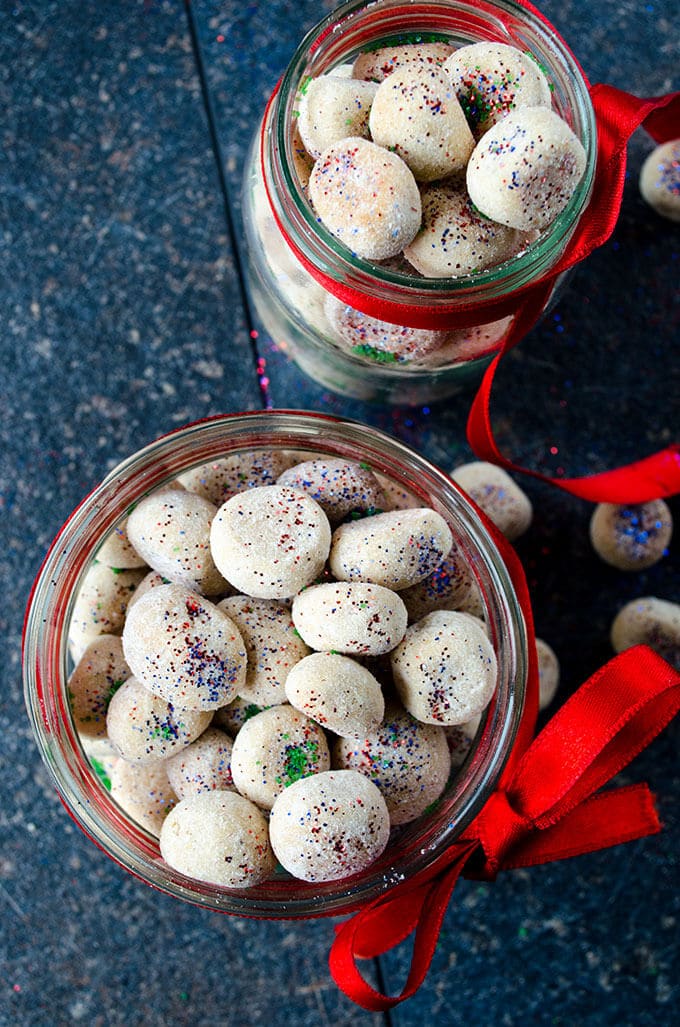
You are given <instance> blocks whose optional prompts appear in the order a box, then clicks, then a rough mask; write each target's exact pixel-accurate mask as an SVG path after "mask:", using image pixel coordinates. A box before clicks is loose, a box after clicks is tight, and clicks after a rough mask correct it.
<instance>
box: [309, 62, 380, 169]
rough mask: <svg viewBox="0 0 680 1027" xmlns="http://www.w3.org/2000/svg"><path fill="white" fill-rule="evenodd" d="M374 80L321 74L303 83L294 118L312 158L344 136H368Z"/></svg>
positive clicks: (375, 86) (374, 89)
mask: <svg viewBox="0 0 680 1027" xmlns="http://www.w3.org/2000/svg"><path fill="white" fill-rule="evenodd" d="M377 88H378V87H377V85H376V84H375V82H362V81H360V80H358V79H354V78H340V77H338V76H336V75H322V76H321V77H320V78H314V79H311V81H308V82H306V83H305V84H304V87H303V89H302V90H301V92H302V96H301V97H300V101H299V105H298V106H299V111H300V113H299V117H298V120H297V127H298V131H299V132H300V138H301V139H302V142H303V143H304V146H305V149H306V150H307V153H309V154H311V156H312V157H314V159H316V158H317V157H320V156H321V154H322V153H323V151H324V150H326V149H328V147H329V146H332V145H333V143H338V142H340V140H341V139H346V138H347V136H358V137H359V138H362V139H368V138H369V131H368V116H369V114H370V113H371V104H372V103H373V97H374V96H375V93H376V90H377Z"/></svg>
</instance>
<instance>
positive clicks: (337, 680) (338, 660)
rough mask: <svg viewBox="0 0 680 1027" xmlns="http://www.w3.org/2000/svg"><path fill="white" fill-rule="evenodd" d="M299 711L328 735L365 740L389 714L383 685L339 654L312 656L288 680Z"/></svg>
mask: <svg viewBox="0 0 680 1027" xmlns="http://www.w3.org/2000/svg"><path fill="white" fill-rule="evenodd" d="M286 695H287V697H288V700H289V702H290V703H291V705H292V706H294V707H295V708H296V709H297V710H300V711H301V712H302V713H304V714H305V715H306V716H308V717H311V718H312V720H315V721H316V722H317V723H318V724H321V726H322V727H323V728H325V729H326V730H328V731H334V732H335V733H336V734H338V735H343V736H346V737H349V738H363V737H364V736H365V735H370V734H371V733H372V732H374V731H376V730H377V729H378V726H379V724H380V722H381V720H382V718H383V715H384V713H385V701H384V699H383V695H382V690H381V688H380V684H379V682H378V681H377V680H376V679H375V678H374V676H373V675H372V674H371V673H370V671H368V670H367V669H366V668H365V667H362V666H361V664H360V663H357V662H356V660H352V659H350V657H348V656H341V655H340V654H339V653H311V654H310V655H309V656H305V658H304V660H300V662H299V663H297V664H296V665H295V666H294V667H293V669H292V670H291V672H290V674H289V675H288V678H287V680H286Z"/></svg>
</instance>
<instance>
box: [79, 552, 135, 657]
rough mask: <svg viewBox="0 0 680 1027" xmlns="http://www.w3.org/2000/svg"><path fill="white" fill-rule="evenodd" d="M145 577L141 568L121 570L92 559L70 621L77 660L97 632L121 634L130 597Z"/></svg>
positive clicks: (100, 633) (95, 636)
mask: <svg viewBox="0 0 680 1027" xmlns="http://www.w3.org/2000/svg"><path fill="white" fill-rule="evenodd" d="M144 576H145V571H144V570H143V569H142V568H134V569H132V570H120V571H119V570H117V569H116V568H114V567H107V566H106V564H104V563H99V562H98V561H97V560H94V561H93V562H92V564H91V565H90V566H89V567H88V569H87V571H86V573H85V577H84V578H83V583H82V585H81V586H80V590H79V591H78V595H77V597H76V601H75V603H74V605H73V612H72V614H71V620H70V621H69V627H68V644H69V651H70V653H71V656H72V657H73V661H74V663H77V662H78V661H79V660H80V658H81V656H82V655H83V653H84V652H85V649H86V648H87V646H88V645H89V644H90V642H92V641H93V640H94V639H95V638H97V636H98V635H120V633H121V631H122V630H123V623H124V621H125V612H126V610H127V606H128V603H129V601H130V598H131V596H132V594H133V592H134V591H135V589H136V588H137V586H138V585H139V583H140V581H141V580H142V578H143V577H144Z"/></svg>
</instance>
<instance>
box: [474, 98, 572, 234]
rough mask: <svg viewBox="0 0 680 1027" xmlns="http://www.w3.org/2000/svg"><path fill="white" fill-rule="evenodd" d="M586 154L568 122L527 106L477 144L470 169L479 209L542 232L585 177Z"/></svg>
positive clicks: (502, 220) (502, 221)
mask: <svg viewBox="0 0 680 1027" xmlns="http://www.w3.org/2000/svg"><path fill="white" fill-rule="evenodd" d="M585 167H586V154H585V150H584V149H583V146H582V144H581V142H580V140H579V139H578V138H577V136H576V135H575V134H574V133H573V132H572V130H571V129H570V128H569V126H568V125H567V123H566V122H565V121H563V120H562V118H560V117H559V115H558V114H555V112H554V111H552V110H550V109H549V108H547V107H522V108H520V109H519V110H518V111H515V112H514V113H513V114H509V115H508V116H507V117H506V118H503V120H502V121H499V122H498V124H497V125H494V126H493V127H492V128H490V129H489V131H488V132H485V134H484V135H483V136H482V138H481V139H480V140H479V142H478V143H477V145H476V147H475V149H474V151H473V153H472V156H471V157H470V162H469V164H468V168H467V175H466V179H467V188H468V193H469V194H470V199H471V200H472V202H473V203H474V205H475V206H476V207H477V208H478V210H480V211H481V212H482V214H485V215H486V216H487V217H489V218H492V220H494V221H498V222H500V224H503V225H509V226H510V227H511V228H519V229H522V230H525V231H529V230H530V229H534V228H536V229H539V230H542V229H544V228H547V227H548V225H550V224H551V223H552V222H553V221H554V220H555V218H556V217H557V215H558V214H560V213H561V212H562V211H563V210H564V209H565V207H566V206H567V204H568V203H569V200H570V199H571V197H572V196H573V194H574V191H575V189H576V187H577V185H578V183H579V182H580V180H581V178H582V177H583V173H584V171H585Z"/></svg>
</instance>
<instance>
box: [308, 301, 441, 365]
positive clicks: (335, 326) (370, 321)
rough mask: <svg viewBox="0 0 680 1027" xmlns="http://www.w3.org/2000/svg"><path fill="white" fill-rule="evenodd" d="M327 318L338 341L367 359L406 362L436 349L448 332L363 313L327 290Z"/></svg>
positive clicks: (342, 345) (358, 355)
mask: <svg viewBox="0 0 680 1027" xmlns="http://www.w3.org/2000/svg"><path fill="white" fill-rule="evenodd" d="M324 311H325V313H326V318H327V319H328V323H329V325H330V327H331V329H332V331H333V336H334V339H335V341H336V342H337V344H338V345H339V346H340V347H341V348H342V349H344V350H347V351H348V352H350V353H353V354H354V355H355V356H357V357H363V358H364V359H365V360H367V361H369V362H370V363H374V364H375V363H377V364H406V363H409V362H410V361H412V360H422V359H423V358H425V357H427V356H429V355H430V354H431V353H434V352H435V351H436V350H438V349H439V348H440V347H441V346H443V345H444V343H445V342H446V341H447V339H448V337H449V333H447V332H441V331H435V330H431V329H429V328H408V327H406V326H405V325H396V324H391V323H390V322H389V321H382V320H381V319H380V318H377V317H371V316H370V314H364V313H362V311H360V310H356V309H355V308H354V307H350V306H349V305H348V304H347V303H343V302H342V301H341V300H338V299H336V298H335V296H331V294H330V293H329V294H328V296H327V297H326V301H325V303H324Z"/></svg>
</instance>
